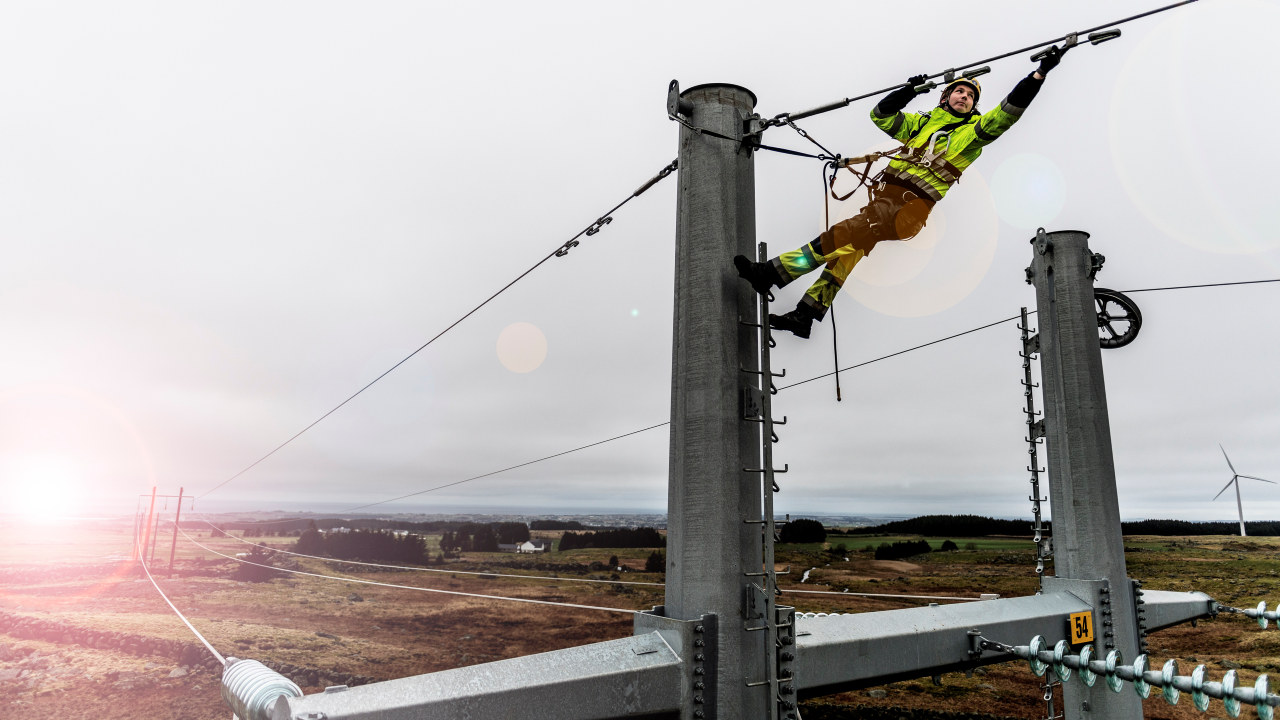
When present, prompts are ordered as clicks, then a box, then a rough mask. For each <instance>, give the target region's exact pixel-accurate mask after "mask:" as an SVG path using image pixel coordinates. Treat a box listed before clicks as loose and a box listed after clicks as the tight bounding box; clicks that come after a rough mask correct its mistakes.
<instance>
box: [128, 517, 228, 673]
mask: <svg viewBox="0 0 1280 720" xmlns="http://www.w3.org/2000/svg"><path fill="white" fill-rule="evenodd" d="M183 535H186V533H183ZM135 547H136V546H135ZM138 561H139V562H141V563H142V569H143V570H144V571H146V573H147V579H148V580H150V581H151V585H152V587H154V588H155V589H156V592H158V593H160V598H161V599H163V600H164V602H165V604H166V605H168V606H169V609H170V610H173V612H174V614H176V615H177V616H178V619H179V620H181V621H182V624H183V625H186V626H187V629H188V630H190V631H191V632H192V634H194V635H195V636H196V639H197V640H199V641H200V642H201V643H203V644H204V646H205V648H206V649H207V650H208V651H209V652H211V653H213V656H214V657H215V658H217V659H218V662H219V663H220V664H222V665H226V664H227V659H226V658H224V657H223V656H222V655H221V654H220V653H219V652H218V651H217V650H214V649H213V645H212V644H210V643H209V641H208V640H206V639H205V637H204V635H201V634H200V631H199V630H196V628H195V626H194V625H192V624H191V621H189V620H187V617H186V616H185V615H183V614H182V611H181V610H179V609H178V608H177V607H176V606H175V605H174V604H173V603H172V602H170V601H169V596H168V595H165V594H164V591H163V590H161V589H160V585H159V583H157V582H156V579H155V578H154V577H152V576H151V569H150V568H148V567H147V560H146V553H144V552H142V550H138Z"/></svg>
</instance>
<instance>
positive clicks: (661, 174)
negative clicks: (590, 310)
mask: <svg viewBox="0 0 1280 720" xmlns="http://www.w3.org/2000/svg"><path fill="white" fill-rule="evenodd" d="M677 162H678V161H677V160H672V161H671V162H670V163H667V165H666V166H665V167H663V168H662V169H661V170H659V171H658V174H657V175H654V176H653V177H652V178H649V180H648V181H646V182H645V183H644V184H643V185H641V186H640V187H638V188H636V189H635V191H633V192H632V193H631V194H630V195H628V196H627V197H626V198H625V199H624V200H623V201H622V202H620V203H618V204H617V205H614V206H613V208H612V209H610V210H609V211H608V212H606V213H605V214H604V215H601V216H600V217H599V218H597V219H596V221H595V222H593V223H591V224H590V225H588V226H587V227H585V228H583V229H582V230H579V231H578V234H576V235H574V236H573V237H571V238H569V239H568V240H566V241H565V242H564V243H563V244H561V245H560V247H558V248H556V249H555V250H553V251H552V252H551V253H549V254H548V255H547V256H546V257H544V258H542V259H541V260H539V261H538V262H536V263H534V264H533V266H532V267H530V268H529V269H528V270H525V271H524V272H522V273H520V274H519V275H517V276H516V277H515V279H514V280H512V281H511V282H509V283H507V284H506V285H503V286H502V287H501V288H500V289H499V290H498V291H497V292H495V293H494V294H492V295H490V296H489V297H487V298H485V300H484V301H483V302H481V303H480V304H479V305H476V306H475V307H474V308H472V309H470V310H468V311H467V313H466V314H465V315H463V316H462V317H460V318H458V319H457V320H454V321H453V322H452V323H451V324H450V325H449V326H448V327H446V328H445V329H444V330H441V331H440V332H439V333H436V335H435V337H433V338H431V339H430V340H428V341H426V342H425V343H423V344H422V345H421V346H419V347H418V349H417V350H414V351H413V352H411V353H409V354H408V355H406V356H405V357H404V358H403V359H401V360H400V362H398V363H396V364H395V365H392V366H391V367H390V368H387V370H386V371H385V372H383V373H382V374H381V375H379V376H378V377H376V378H374V379H373V380H370V381H369V383H368V384H366V385H365V386H364V387H362V388H360V389H359V390H357V391H355V392H354V393H352V394H351V395H350V396H349V397H348V398H347V399H346V400H343V401H342V402H340V403H338V404H337V405H335V406H334V407H333V409H331V410H329V411H328V412H326V413H325V414H323V415H321V416H320V417H319V418H316V420H315V421H313V422H312V423H311V424H310V425H307V426H306V427H304V428H302V429H301V430H299V431H298V432H296V433H294V434H293V436H292V437H290V438H289V439H288V440H285V441H284V442H282V443H280V444H279V445H277V446H276V447H275V448H273V449H272V450H271V451H270V452H268V453H267V454H266V455H263V456H262V457H260V458H258V459H257V460H254V461H253V462H252V463H250V464H249V465H248V466H247V467H245V468H244V469H243V470H241V471H240V472H238V473H236V474H235V475H232V476H231V477H229V478H227V479H226V480H223V481H222V482H220V483H218V484H217V485H214V486H213V487H212V488H210V489H209V490H206V491H205V492H204V493H203V494H201V495H198V496H196V497H197V498H203V497H205V496H207V495H209V494H210V493H212V492H213V491H215V490H217V489H218V488H220V487H222V486H223V485H226V484H227V483H229V482H231V481H232V480H235V479H236V478H238V477H240V476H241V475H244V474H245V473H247V472H249V471H250V470H252V469H253V468H254V467H256V466H257V465H258V464H259V463H261V462H262V461H264V460H266V459H267V458H269V457H271V456H272V455H275V454H276V453H277V452H279V451H280V450H282V449H283V448H284V447H285V446H286V445H288V444H289V443H291V442H293V441H294V440H297V439H298V438H299V437H301V436H302V434H303V433H305V432H306V431H308V430H310V429H311V428H313V427H315V426H316V425H319V424H320V423H321V422H322V421H323V420H324V419H325V418H327V417H329V416H330V415H332V414H334V413H335V412H337V411H338V410H339V409H341V408H342V406H344V405H346V404H347V403H349V402H351V401H352V400H354V399H356V397H357V396H359V395H360V394H361V393H363V392H364V391H365V390H368V389H369V388H371V387H373V385H374V383H376V382H378V381H379V380H381V379H382V378H384V377H386V376H387V375H390V374H391V373H392V371H394V370H395V369H396V368H398V367H400V366H401V365H403V364H405V363H406V362H408V361H409V358H412V357H413V356H414V355H417V354H418V353H420V352H422V351H423V350H425V349H426V348H427V346H429V345H430V344H431V343H433V342H435V341H436V340H439V339H440V338H441V337H443V336H444V334H445V333H447V332H449V331H450V330H452V329H454V328H455V327H457V326H458V325H460V324H461V323H462V321H463V320H466V319H467V318H469V317H471V316H472V315H474V314H475V313H476V312H477V311H478V310H480V308H482V307H484V306H485V305H488V304H489V302H490V301H492V300H493V299H494V298H496V297H498V296H499V295H501V294H502V293H504V292H506V291H507V290H508V289H510V288H511V286H512V285H515V284H516V283H518V282H520V281H521V280H523V279H524V278H525V277H526V276H527V275H529V273H531V272H533V271H534V270H537V269H538V268H539V267H541V266H542V264H543V263H545V262H547V261H548V260H550V259H551V258H553V257H564V256H565V255H567V254H568V253H569V251H570V250H572V249H573V248H575V247H577V246H578V244H579V240H578V238H580V237H582V236H584V235H587V236H590V235H595V234H596V233H598V232H600V230H601V229H603V228H604V226H605V225H608V224H609V223H611V222H613V213H615V212H617V211H618V210H619V209H620V208H621V207H622V206H623V205H626V204H627V203H629V202H631V200H633V199H634V198H637V197H639V196H640V195H641V194H643V193H644V191H646V190H648V189H649V188H651V187H653V186H654V185H656V184H658V182H659V181H661V180H662V179H663V178H665V177H666V176H668V175H670V174H671V173H673V172H675V170H676V165H677Z"/></svg>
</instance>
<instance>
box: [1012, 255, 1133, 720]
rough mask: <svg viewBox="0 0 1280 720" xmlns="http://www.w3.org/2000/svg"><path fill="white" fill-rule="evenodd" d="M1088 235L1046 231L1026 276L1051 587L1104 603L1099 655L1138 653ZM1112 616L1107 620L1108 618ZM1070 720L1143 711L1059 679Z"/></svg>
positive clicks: (1100, 688) (1101, 690)
mask: <svg viewBox="0 0 1280 720" xmlns="http://www.w3.org/2000/svg"><path fill="white" fill-rule="evenodd" d="M1088 240H1089V234H1088V233H1085V232H1079V231H1072V230H1064V231H1060V232H1052V233H1046V232H1044V231H1043V230H1041V231H1040V232H1039V233H1037V236H1036V238H1035V239H1034V240H1032V245H1033V247H1034V252H1033V258H1032V264H1031V267H1030V268H1028V269H1027V272H1028V277H1027V281H1028V282H1030V283H1033V284H1034V285H1035V288H1036V305H1037V307H1038V309H1039V320H1038V323H1039V326H1040V332H1039V336H1038V337H1039V344H1040V349H1041V361H1040V367H1041V379H1042V387H1043V392H1044V407H1045V410H1044V412H1045V417H1044V428H1045V437H1046V440H1047V446H1048V447H1047V449H1048V456H1049V498H1050V509H1051V511H1052V518H1053V526H1052V528H1053V567H1054V574H1055V576H1056V577H1054V578H1045V589H1046V591H1048V590H1050V589H1063V590H1068V591H1072V592H1075V593H1076V594H1077V595H1080V596H1082V597H1086V598H1089V599H1096V602H1093V603H1091V604H1093V605H1094V607H1095V608H1097V609H1098V616H1099V617H1098V619H1097V626H1098V630H1099V632H1098V636H1099V637H1098V640H1097V644H1098V647H1097V649H1098V650H1099V651H1100V653H1099V654H1100V655H1105V653H1106V652H1107V651H1108V650H1110V649H1113V648H1114V649H1118V650H1119V651H1120V652H1121V653H1123V654H1124V657H1126V658H1134V657H1136V656H1137V654H1138V652H1139V651H1140V650H1139V648H1140V646H1141V639H1140V637H1139V627H1138V622H1137V617H1138V613H1137V611H1136V606H1135V604H1134V588H1133V586H1132V585H1131V583H1130V581H1129V576H1128V573H1127V571H1126V569H1125V561H1124V536H1123V534H1122V532H1121V529H1120V503H1119V500H1118V498H1117V495H1116V469H1115V460H1114V458H1113V457H1112V452H1111V424H1110V421H1109V419H1108V417H1107V392H1106V386H1105V384H1104V383H1103V379H1102V350H1101V347H1100V346H1099V343H1098V314H1097V308H1096V305H1095V303H1094V293H1093V278H1094V276H1095V275H1097V273H1098V270H1100V269H1101V268H1102V262H1103V257H1102V256H1101V255H1095V254H1094V253H1093V252H1091V251H1090V250H1089V245H1088ZM1108 623H1109V624H1108ZM1063 693H1064V705H1065V707H1064V708H1063V711H1064V713H1065V715H1066V718H1067V720H1080V719H1082V718H1117V719H1118V718H1128V719H1133V718H1141V717H1142V702H1141V700H1140V699H1139V698H1138V696H1137V694H1136V693H1120V694H1116V693H1113V692H1111V691H1110V690H1107V689H1106V688H1105V687H1104V684H1099V685H1097V686H1095V687H1093V688H1089V687H1085V686H1084V685H1083V684H1081V683H1067V684H1065V685H1064V686H1063Z"/></svg>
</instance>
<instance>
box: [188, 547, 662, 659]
mask: <svg viewBox="0 0 1280 720" xmlns="http://www.w3.org/2000/svg"><path fill="white" fill-rule="evenodd" d="M178 532H180V533H182V535H183V537H185V538H186V539H187V540H189V541H191V543H192V544H194V545H195V546H197V547H199V548H202V549H204V550H205V551H206V552H211V553H213V554H214V555H217V556H218V557H223V558H226V559H228V560H235V561H236V562H238V563H244V564H245V565H253V566H255V567H260V568H266V569H268V570H275V571H276V572H287V573H292V574H294V575H305V576H307V577H314V578H321V579H324V580H337V581H339V582H349V583H357V584H360V585H375V586H377V587H385V588H393V589H396V590H416V591H417V592H428V593H439V594H441V595H458V596H461V597H472V598H480V599H482V600H504V601H507V602H521V603H532V604H534V605H554V606H556V607H568V608H577V609H579V610H600V611H603V612H612V613H625V614H627V615H636V614H638V613H639V612H640V611H639V610H627V609H625V608H611V607H601V606H597V605H579V604H577V603H566V602H556V601H554V600H535V599H533V598H517V597H506V596H503V595H483V594H480V593H469V592H462V591H459V590H441V589H439V588H424V587H417V586H414V585H396V584H394V583H384V582H376V581H374V580H359V579H357V578H348V577H338V576H336V575H321V574H320V573H311V572H304V571H302V570H290V569H288V568H280V567H274V566H272V565H263V564H262V563H256V562H253V561H250V560H245V559H244V558H238V557H235V556H234V555H227V554H226V553H220V552H218V551H217V550H214V549H213V548H211V547H208V546H206V545H204V544H202V543H201V542H200V541H198V540H196V539H195V538H193V537H191V536H190V535H187V533H186V531H184V530H182V529H181V528H179V530H178ZM212 649H213V648H212V647H210V650H212Z"/></svg>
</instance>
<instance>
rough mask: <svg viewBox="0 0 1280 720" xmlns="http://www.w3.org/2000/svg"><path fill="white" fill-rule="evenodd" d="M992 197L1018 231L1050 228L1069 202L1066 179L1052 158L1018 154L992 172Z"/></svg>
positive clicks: (1034, 154) (1002, 213)
mask: <svg viewBox="0 0 1280 720" xmlns="http://www.w3.org/2000/svg"><path fill="white" fill-rule="evenodd" d="M991 199H992V200H993V201H994V202H995V206H996V213H997V214H998V215H999V216H1000V219H1001V220H1004V221H1005V222H1007V223H1009V224H1010V225H1012V226H1014V227H1016V228H1018V229H1019V230H1035V229H1036V228H1041V227H1050V226H1051V224H1052V223H1053V221H1054V219H1056V218H1057V217H1058V214H1059V213H1061V212H1062V208H1063V206H1065V205H1066V204H1067V181H1066V178H1065V177H1064V176H1063V174H1062V170H1060V169H1059V168H1058V165H1057V164H1056V163H1054V162H1053V161H1052V160H1050V159H1049V158H1047V157H1045V156H1043V155H1039V154H1036V153H1019V154H1017V155H1014V156H1013V157H1010V158H1008V159H1007V160H1005V161H1004V162H1002V163H1000V165H999V166H998V167H996V171H995V172H994V173H992V175H991Z"/></svg>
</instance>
